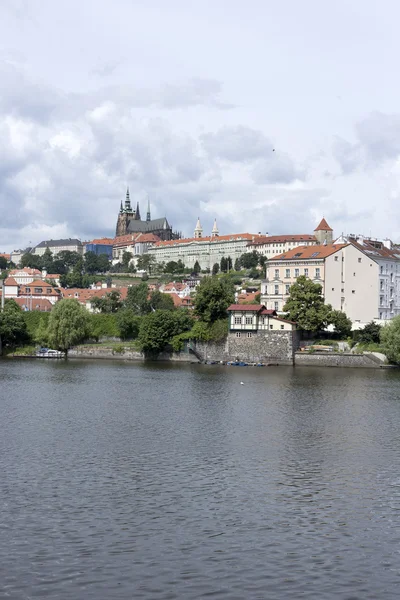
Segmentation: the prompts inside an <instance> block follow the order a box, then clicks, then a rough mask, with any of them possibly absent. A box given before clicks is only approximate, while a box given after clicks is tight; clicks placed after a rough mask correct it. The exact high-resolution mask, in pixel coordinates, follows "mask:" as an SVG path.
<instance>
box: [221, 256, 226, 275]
mask: <svg viewBox="0 0 400 600" xmlns="http://www.w3.org/2000/svg"><path fill="white" fill-rule="evenodd" d="M220 269H221V272H222V273H226V272H227V270H228V262H227V260H226V258H225V256H223V257H222V258H221V262H220Z"/></svg>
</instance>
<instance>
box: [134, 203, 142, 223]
mask: <svg viewBox="0 0 400 600" xmlns="http://www.w3.org/2000/svg"><path fill="white" fill-rule="evenodd" d="M135 220H136V221H140V220H141V219H140V209H139V202H138V203H137V204H136V214H135Z"/></svg>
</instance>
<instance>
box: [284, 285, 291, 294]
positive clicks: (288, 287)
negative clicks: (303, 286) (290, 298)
mask: <svg viewBox="0 0 400 600" xmlns="http://www.w3.org/2000/svg"><path fill="white" fill-rule="evenodd" d="M285 292H286V294H290V285H289V284H286V286H285Z"/></svg>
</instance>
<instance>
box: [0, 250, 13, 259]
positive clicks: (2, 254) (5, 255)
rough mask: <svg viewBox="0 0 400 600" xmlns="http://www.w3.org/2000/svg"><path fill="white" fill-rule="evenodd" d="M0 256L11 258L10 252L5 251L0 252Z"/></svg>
mask: <svg viewBox="0 0 400 600" xmlns="http://www.w3.org/2000/svg"><path fill="white" fill-rule="evenodd" d="M0 256H2V257H3V258H5V259H6V260H10V258H11V254H6V253H5V252H1V253H0Z"/></svg>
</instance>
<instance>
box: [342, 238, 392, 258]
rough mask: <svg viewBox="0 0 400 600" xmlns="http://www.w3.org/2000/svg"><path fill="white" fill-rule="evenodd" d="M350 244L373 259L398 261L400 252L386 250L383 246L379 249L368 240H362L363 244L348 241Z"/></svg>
mask: <svg viewBox="0 0 400 600" xmlns="http://www.w3.org/2000/svg"><path fill="white" fill-rule="evenodd" d="M350 244H352V245H353V246H355V247H356V248H358V249H359V250H361V252H364V253H365V254H367V255H368V256H370V257H371V258H373V259H377V258H382V259H385V260H397V261H398V260H400V250H399V249H396V248H393V249H392V250H390V249H389V248H386V246H383V245H382V247H381V248H377V247H376V246H374V245H373V244H371V243H370V242H369V241H368V240H364V243H363V244H361V243H360V242H357V241H356V240H350Z"/></svg>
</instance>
